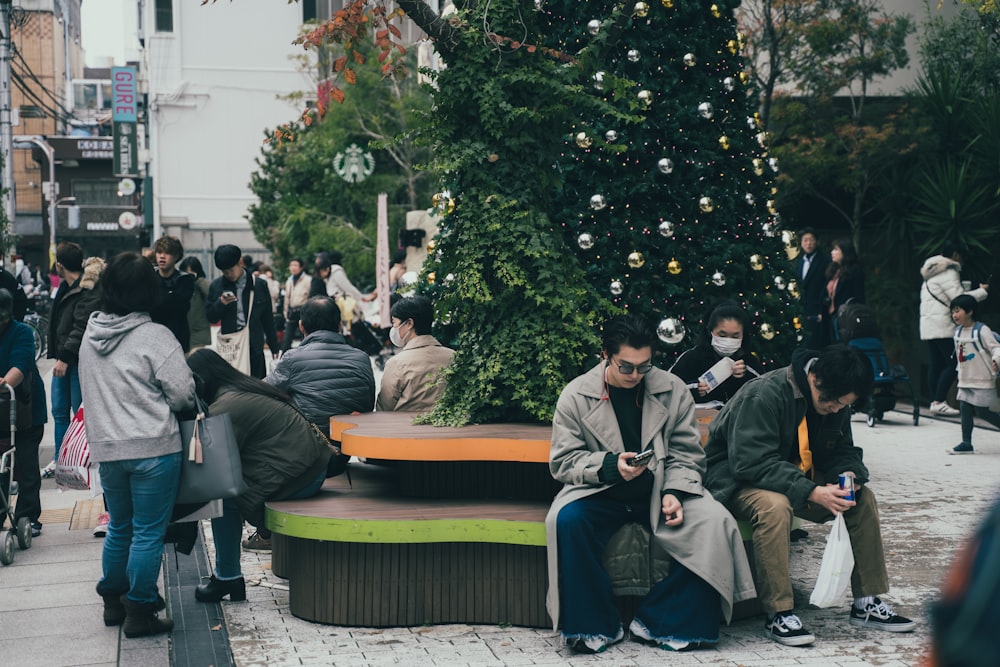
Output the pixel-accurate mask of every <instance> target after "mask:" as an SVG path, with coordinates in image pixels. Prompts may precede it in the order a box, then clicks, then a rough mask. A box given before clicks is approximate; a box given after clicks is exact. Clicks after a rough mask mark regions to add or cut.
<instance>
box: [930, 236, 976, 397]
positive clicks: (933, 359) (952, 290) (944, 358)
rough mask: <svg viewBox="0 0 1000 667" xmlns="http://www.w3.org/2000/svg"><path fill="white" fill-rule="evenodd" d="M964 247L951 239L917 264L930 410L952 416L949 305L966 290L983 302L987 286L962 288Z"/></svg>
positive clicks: (953, 369) (953, 371)
mask: <svg viewBox="0 0 1000 667" xmlns="http://www.w3.org/2000/svg"><path fill="white" fill-rule="evenodd" d="M967 254H968V248H967V247H966V246H965V245H963V244H959V243H952V242H951V241H949V242H947V243H945V244H944V246H942V247H941V252H940V253H939V254H937V255H934V256H933V257H928V258H927V261H925V262H924V265H923V266H922V267H920V277H921V278H923V279H924V282H923V284H922V285H921V286H920V340H924V341H927V386H928V388H929V389H930V392H931V412H933V413H935V414H939V415H946V416H949V417H954V416H957V415H958V410H956V409H955V408H953V407H951V406H950V405H948V403H947V402H946V399H947V397H948V390H949V389H950V388H951V385H952V383H953V382H954V381H955V374H956V371H955V369H956V364H955V360H954V358H953V354H952V353H953V352H954V351H955V344H954V341H953V340H952V336H953V335H954V334H955V323H954V322H952V321H951V307H950V306H949V304H950V303H951V300H952V299H954V298H955V297H956V296H958V295H959V294H965V293H968V294H969V295H970V296H972V297H973V298H975V300H976V301H984V300H985V299H986V297H987V296H989V295H988V294H987V289H988V288H989V285H987V284H986V283H983V284H981V285H980V286H979V289H975V290H971V291H968V292H966V290H965V289H963V288H962V276H961V271H962V259H963V257H964V256H965V255H967Z"/></svg>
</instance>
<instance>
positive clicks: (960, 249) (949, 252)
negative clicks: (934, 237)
mask: <svg viewBox="0 0 1000 667" xmlns="http://www.w3.org/2000/svg"><path fill="white" fill-rule="evenodd" d="M940 254H941V256H942V257H947V258H948V259H951V258H952V257H954V256H955V255H956V254H957V255H958V256H959V257H961V258H962V259H963V260H966V259H968V258H969V246H967V245H965V244H964V243H962V242H961V241H953V240H951V239H949V240H947V241H945V242H944V243H943V244H941V251H940Z"/></svg>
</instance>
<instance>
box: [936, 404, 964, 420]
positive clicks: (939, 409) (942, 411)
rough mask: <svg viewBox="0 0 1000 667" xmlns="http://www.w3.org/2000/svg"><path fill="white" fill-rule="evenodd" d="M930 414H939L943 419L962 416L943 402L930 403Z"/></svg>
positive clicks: (958, 411)
mask: <svg viewBox="0 0 1000 667" xmlns="http://www.w3.org/2000/svg"><path fill="white" fill-rule="evenodd" d="M931 412H934V413H936V414H939V415H941V416H943V417H957V416H958V415H960V414H962V412H961V411H960V410H956V409H955V408H953V407H951V406H950V405H948V404H947V403H945V402H944V401H932V402H931Z"/></svg>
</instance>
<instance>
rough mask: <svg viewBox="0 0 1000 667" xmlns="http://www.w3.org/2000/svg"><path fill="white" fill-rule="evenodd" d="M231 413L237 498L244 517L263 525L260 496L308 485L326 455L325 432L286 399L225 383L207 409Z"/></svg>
mask: <svg viewBox="0 0 1000 667" xmlns="http://www.w3.org/2000/svg"><path fill="white" fill-rule="evenodd" d="M222 413H229V416H230V417H231V418H232V420H233V431H234V432H235V434H236V442H237V443H239V446H240V462H241V463H242V464H243V481H244V482H246V485H247V488H246V491H244V492H243V493H241V494H240V495H239V496H238V497H237V498H236V505H237V507H239V510H240V513H241V514H243V518H244V519H246V520H247V521H248V522H250V523H251V524H252V525H253V526H256V527H257V528H260V527H262V526H263V525H264V502H265V501H267V500H280V499H281V498H285V497H288V496H290V495H292V494H293V493H295V492H296V491H299V490H300V489H302V488H304V487H306V486H307V485H308V484H309V483H310V482H312V481H314V480H315V479H316V478H317V477H318V476H319V475H320V473H321V472H323V471H325V470H326V463H327V461H329V460H330V448H329V447H328V446H327V444H326V441H325V440H324V439H322V437H323V436H321V435H320V434H318V433H316V431H315V430H314V429H313V428H312V426H310V425H309V422H308V421H306V418H305V417H303V416H302V413H300V412H299V411H298V410H296V409H295V408H294V407H293V406H291V405H289V404H288V403H283V402H281V401H279V400H276V399H273V398H270V397H268V396H262V395H260V394H250V393H246V392H242V391H230V390H227V389H226V388H223V389H222V391H221V392H220V393H219V395H218V397H216V399H215V402H213V403H212V405H211V406H209V414H213V415H217V414H222Z"/></svg>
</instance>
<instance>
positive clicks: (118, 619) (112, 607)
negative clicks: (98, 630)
mask: <svg viewBox="0 0 1000 667" xmlns="http://www.w3.org/2000/svg"><path fill="white" fill-rule="evenodd" d="M97 594H98V595H100V596H101V597H102V598H104V625H106V626H108V627H111V626H113V625H121V624H122V623H123V622H124V621H125V605H124V604H122V600H121V597H122V595H124V594H125V591H117V592H116V591H110V590H108V589H106V588H104V587H103V586H101V584H100V582H98V584H97Z"/></svg>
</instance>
